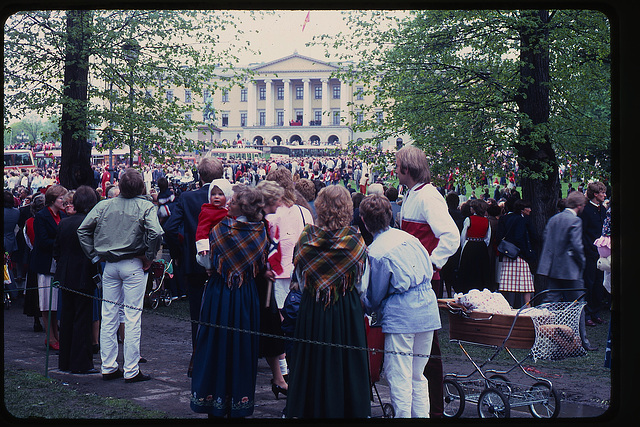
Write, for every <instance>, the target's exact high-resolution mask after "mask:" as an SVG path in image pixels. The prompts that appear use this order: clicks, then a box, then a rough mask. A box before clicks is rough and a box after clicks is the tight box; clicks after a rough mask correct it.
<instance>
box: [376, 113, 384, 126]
mask: <svg viewBox="0 0 640 427" xmlns="http://www.w3.org/2000/svg"><path fill="white" fill-rule="evenodd" d="M382 119H383V115H382V111H378V112H377V113H376V120H377V121H378V124H381V123H382Z"/></svg>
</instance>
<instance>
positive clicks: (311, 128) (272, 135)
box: [175, 52, 395, 147]
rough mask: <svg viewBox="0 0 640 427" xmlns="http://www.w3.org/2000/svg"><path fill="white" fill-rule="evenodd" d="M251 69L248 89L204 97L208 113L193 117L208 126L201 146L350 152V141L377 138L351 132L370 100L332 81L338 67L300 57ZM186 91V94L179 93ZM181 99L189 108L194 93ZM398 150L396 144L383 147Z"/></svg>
mask: <svg viewBox="0 0 640 427" xmlns="http://www.w3.org/2000/svg"><path fill="white" fill-rule="evenodd" d="M248 68H249V69H251V70H252V71H253V73H254V75H253V79H252V80H251V81H246V82H245V84H244V87H239V86H235V87H233V88H231V89H229V90H220V91H217V92H215V93H208V92H205V93H204V94H203V98H204V99H203V101H204V103H203V104H204V108H203V109H202V111H195V110H194V111H193V112H192V115H191V119H192V120H197V121H202V122H203V123H204V125H202V126H200V127H199V130H198V132H197V139H198V140H199V141H202V142H203V143H205V144H207V143H210V144H214V143H220V142H222V143H233V142H234V141H242V142H243V143H244V144H251V145H255V144H258V145H259V144H263V145H277V144H304V145H307V144H334V145H342V146H346V143H347V142H348V141H351V140H354V141H355V140H358V139H360V138H362V139H364V138H367V137H370V136H372V135H371V134H370V133H369V132H366V133H364V132H355V131H354V130H353V129H352V127H351V124H352V123H353V122H354V121H359V120H362V117H363V116H362V113H361V112H359V111H358V105H361V104H364V103H365V102H366V101H367V100H366V99H365V96H363V94H362V87H361V86H358V85H350V84H348V83H346V82H342V81H340V80H339V79H337V78H333V77H332V73H333V72H334V71H336V70H338V66H337V65H334V64H331V63H328V62H324V61H320V60H317V59H313V58H309V57H306V56H303V55H300V54H298V53H297V52H294V53H293V54H292V55H289V56H286V57H284V58H280V59H277V60H275V61H271V62H266V63H259V64H251V65H249V66H248ZM180 90H184V89H179V88H176V89H175V91H178V92H179V91H180ZM175 95H176V96H177V97H178V98H182V100H184V102H189V101H190V100H191V96H192V95H191V93H190V92H189V91H188V90H185V93H184V97H180V94H179V93H176V94H175ZM352 113H355V116H354V115H352ZM378 114H382V113H378ZM194 137H195V135H194ZM394 144H395V139H393V141H383V142H382V143H381V145H382V146H383V147H385V146H393V145H394ZM207 145H208V144H207Z"/></svg>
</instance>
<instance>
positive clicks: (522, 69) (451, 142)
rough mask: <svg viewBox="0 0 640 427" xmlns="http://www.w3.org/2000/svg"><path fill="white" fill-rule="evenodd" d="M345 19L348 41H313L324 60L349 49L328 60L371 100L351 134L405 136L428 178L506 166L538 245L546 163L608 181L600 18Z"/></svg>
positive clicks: (606, 84) (462, 15)
mask: <svg viewBox="0 0 640 427" xmlns="http://www.w3.org/2000/svg"><path fill="white" fill-rule="evenodd" d="M345 19H346V20H347V22H348V23H349V27H350V29H351V31H352V32H351V33H349V34H340V35H338V36H337V37H335V38H331V37H329V36H322V37H320V39H319V40H316V41H315V42H316V43H324V44H325V46H326V47H327V48H328V49H327V52H328V53H327V56H328V57H331V54H330V52H332V51H334V50H335V49H336V48H342V47H344V46H352V51H351V52H350V53H349V54H345V55H341V56H339V57H338V58H337V60H340V61H351V64H350V65H349V66H346V67H345V68H344V70H343V71H341V73H340V77H342V78H344V79H347V80H350V81H352V82H356V81H359V82H360V84H364V85H365V93H366V94H370V95H373V96H374V101H373V102H372V103H371V104H369V105H367V106H366V107H364V108H363V110H364V112H365V117H369V120H365V121H364V122H363V123H362V124H361V125H360V126H359V128H360V129H361V130H374V131H375V133H376V135H377V136H378V137H384V138H388V137H392V136H397V135H401V134H403V133H408V134H409V135H411V137H412V139H413V140H414V142H413V143H414V144H415V145H417V146H420V147H421V148H423V150H424V151H425V152H426V154H427V156H428V157H429V159H430V161H431V164H432V168H433V171H432V176H438V175H439V174H443V175H444V174H446V173H448V172H449V171H451V170H453V169H454V168H456V167H459V168H460V170H461V172H462V173H463V174H468V175H470V176H473V175H475V174H478V172H479V170H480V169H481V168H484V169H486V170H487V171H488V172H490V173H495V174H501V173H503V171H505V170H506V169H509V168H512V167H513V161H514V160H516V161H517V164H518V166H519V174H520V176H521V183H522V187H523V197H524V198H526V199H528V200H530V201H531V202H532V204H533V214H532V219H533V224H534V227H535V229H536V231H537V232H538V235H541V234H542V230H543V228H544V225H545V223H546V221H547V219H548V218H549V216H551V215H552V214H553V213H555V211H556V210H555V209H556V203H557V199H558V195H559V188H560V187H559V182H558V157H560V158H561V159H562V161H563V162H566V161H567V160H569V159H571V160H572V161H573V162H574V163H580V166H581V167H582V168H583V171H584V173H586V174H587V176H590V175H591V173H592V172H593V174H594V175H593V176H595V177H598V178H600V177H606V176H608V175H609V174H610V171H609V170H605V169H603V168H602V166H603V165H608V164H609V156H610V154H609V146H610V97H611V91H610V67H609V65H610V51H609V44H610V30H609V21H608V19H607V17H606V15H604V14H603V13H601V12H598V11H592V10H554V11H547V10H524V11H517V10H513V11H495V10H491V11H490V10H459V11H456V10H423V11H413V12H411V13H409V14H398V13H395V12H387V13H385V12H382V11H368V12H362V11H360V12H355V11H352V12H349V13H347V14H346V16H345ZM354 58H356V60H354ZM357 58H363V59H362V60H358V59H357ZM378 111H382V112H383V115H382V120H380V119H379V116H378V115H377V114H376V112H378ZM355 113H357V111H356V112H355ZM365 142H366V141H365ZM596 156H597V157H596ZM596 159H597V160H598V161H597V162H596ZM583 160H587V161H583Z"/></svg>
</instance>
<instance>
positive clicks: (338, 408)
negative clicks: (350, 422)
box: [287, 290, 371, 418]
mask: <svg viewBox="0 0 640 427" xmlns="http://www.w3.org/2000/svg"><path fill="white" fill-rule="evenodd" d="M294 337H295V338H299V339H307V340H314V341H321V342H330V343H333V344H343V345H349V346H357V347H359V348H366V347H367V338H366V332H365V324H364V313H363V311H362V306H361V303H360V298H359V297H358V293H357V292H356V291H355V290H354V291H350V292H347V293H346V295H345V296H342V295H341V296H340V297H339V298H338V299H337V301H335V303H334V304H332V305H330V306H328V307H326V308H325V306H324V303H323V302H322V301H321V300H320V301H316V299H315V296H314V295H312V294H311V292H309V291H306V290H305V291H304V292H303V294H302V300H301V302H300V310H299V312H298V319H297V322H296V327H295V333H294ZM291 361H292V366H290V367H289V368H290V373H289V394H288V398H287V417H289V418H366V417H369V416H371V401H370V392H371V384H370V382H369V359H368V357H367V352H366V351H362V350H353V349H346V348H339V347H331V346H326V345H318V344H309V343H302V342H294V344H293V350H292V355H291Z"/></svg>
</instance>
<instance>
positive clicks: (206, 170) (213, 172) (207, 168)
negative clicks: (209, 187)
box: [198, 157, 224, 184]
mask: <svg viewBox="0 0 640 427" xmlns="http://www.w3.org/2000/svg"><path fill="white" fill-rule="evenodd" d="M198 174H199V175H200V180H201V181H202V182H204V183H205V184H207V183H209V182H211V181H213V180H214V179H219V178H222V175H223V174H224V167H223V166H222V162H221V161H220V159H217V158H215V157H205V158H203V159H202V160H200V163H199V164H198Z"/></svg>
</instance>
